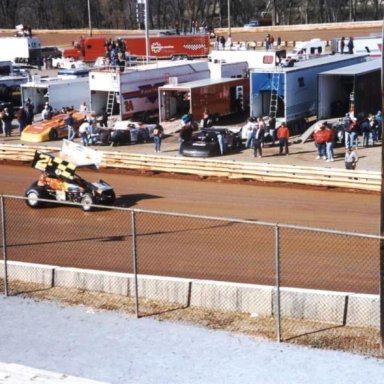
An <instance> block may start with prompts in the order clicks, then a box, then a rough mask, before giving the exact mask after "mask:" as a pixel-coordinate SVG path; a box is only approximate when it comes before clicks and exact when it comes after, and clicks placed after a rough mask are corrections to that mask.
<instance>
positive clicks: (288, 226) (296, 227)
mask: <svg viewBox="0 0 384 384" xmlns="http://www.w3.org/2000/svg"><path fill="white" fill-rule="evenodd" d="M4 199H15V200H26V197H24V196H15V195H6V194H0V206H3V204H4ZM40 200H41V201H49V202H50V203H53V204H55V203H56V204H60V205H69V206H78V207H80V206H81V204H80V203H73V202H68V201H60V202H56V201H53V200H46V199H40ZM97 207H100V208H104V209H109V210H116V211H126V212H131V213H132V214H136V213H144V214H145V213H146V214H151V215H162V216H173V217H183V218H189V219H200V220H212V221H222V222H231V223H237V224H247V225H258V226H264V227H272V228H276V229H294V230H300V231H309V232H317V233H327V234H334V235H339V236H349V237H361V238H369V239H377V240H384V236H380V235H375V234H370V233H359V232H349V231H340V230H336V229H328V228H317V227H308V226H304V225H295V224H284V223H272V222H268V221H258V220H245V219H239V218H232V217H219V216H206V215H196V214H191V213H182V212H168V211H157V210H149V209H141V208H127V207H117V206H109V205H108V206H103V205H97ZM0 208H1V207H0Z"/></svg>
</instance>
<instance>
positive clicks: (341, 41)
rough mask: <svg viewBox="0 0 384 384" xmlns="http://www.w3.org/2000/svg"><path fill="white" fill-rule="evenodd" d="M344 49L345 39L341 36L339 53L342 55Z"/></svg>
mask: <svg viewBox="0 0 384 384" xmlns="http://www.w3.org/2000/svg"><path fill="white" fill-rule="evenodd" d="M344 49H345V37H344V36H343V37H342V38H341V40H340V53H341V54H344Z"/></svg>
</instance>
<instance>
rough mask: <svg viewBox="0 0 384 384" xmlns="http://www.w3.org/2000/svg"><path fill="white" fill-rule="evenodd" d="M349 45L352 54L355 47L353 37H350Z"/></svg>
mask: <svg viewBox="0 0 384 384" xmlns="http://www.w3.org/2000/svg"><path fill="white" fill-rule="evenodd" d="M347 47H348V53H349V54H350V55H352V53H353V48H354V44H353V37H350V38H349V40H348V44H347Z"/></svg>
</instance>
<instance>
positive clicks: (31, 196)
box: [25, 188, 44, 208]
mask: <svg viewBox="0 0 384 384" xmlns="http://www.w3.org/2000/svg"><path fill="white" fill-rule="evenodd" d="M25 196H26V198H27V199H26V200H25V202H26V203H27V205H28V207H30V208H40V207H42V206H44V203H43V202H42V201H39V199H42V198H43V197H44V195H43V193H42V191H41V190H40V189H38V188H33V189H29V190H28V191H27V192H26V193H25Z"/></svg>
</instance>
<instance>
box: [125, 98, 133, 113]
mask: <svg viewBox="0 0 384 384" xmlns="http://www.w3.org/2000/svg"><path fill="white" fill-rule="evenodd" d="M124 106H125V110H126V111H127V112H130V111H133V103H132V100H126V101H124Z"/></svg>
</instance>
